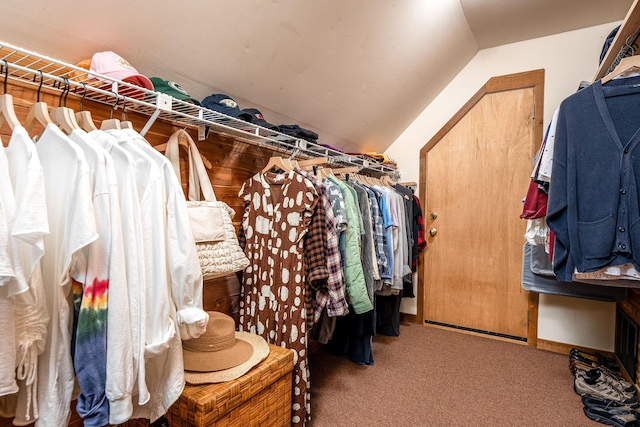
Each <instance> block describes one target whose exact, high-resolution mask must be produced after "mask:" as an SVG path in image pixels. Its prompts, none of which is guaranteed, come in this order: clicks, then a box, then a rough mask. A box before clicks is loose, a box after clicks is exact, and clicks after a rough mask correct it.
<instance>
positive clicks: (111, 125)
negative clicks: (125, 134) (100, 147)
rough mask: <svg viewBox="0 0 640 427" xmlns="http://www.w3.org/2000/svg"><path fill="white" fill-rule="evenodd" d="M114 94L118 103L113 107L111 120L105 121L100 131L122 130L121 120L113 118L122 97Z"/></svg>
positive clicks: (101, 124) (110, 115)
mask: <svg viewBox="0 0 640 427" xmlns="http://www.w3.org/2000/svg"><path fill="white" fill-rule="evenodd" d="M112 93H113V94H114V95H115V97H116V102H115V103H114V104H113V105H112V106H111V112H110V113H109V118H108V119H107V120H103V121H102V123H100V130H107V129H122V127H121V126H120V120H118V119H114V118H113V110H115V109H116V107H117V106H118V102H120V97H119V96H118V94H117V93H115V92H112Z"/></svg>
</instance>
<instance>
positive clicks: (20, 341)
mask: <svg viewBox="0 0 640 427" xmlns="http://www.w3.org/2000/svg"><path fill="white" fill-rule="evenodd" d="M5 153H6V155H7V160H8V169H9V175H10V178H11V188H12V189H13V193H14V194H15V202H16V213H15V221H14V226H15V227H14V232H15V236H14V237H15V238H17V239H18V240H19V241H20V243H19V246H20V252H21V265H22V267H21V271H22V272H23V273H24V274H25V279H26V281H27V283H28V290H27V291H26V292H22V293H19V294H16V295H15V296H14V297H13V298H14V311H13V316H14V321H15V337H16V338H15V341H16V351H17V353H16V360H17V370H16V372H17V375H16V377H17V378H16V380H17V383H18V388H19V391H18V395H17V396H16V397H15V401H16V404H15V405H12V406H13V407H14V408H15V414H13V415H14V420H13V423H14V424H15V425H27V424H31V423H32V422H33V421H34V420H35V419H37V418H38V401H37V395H36V390H37V378H38V356H39V355H40V354H41V353H42V352H43V351H44V347H45V342H46V339H47V324H48V323H49V313H48V311H47V307H46V304H45V291H44V284H43V281H42V274H41V271H40V260H41V258H42V255H43V254H44V236H45V235H46V234H48V233H49V220H48V218H47V206H46V201H45V197H46V196H45V189H44V176H43V171H42V165H41V164H40V158H39V157H38V151H37V150H36V146H35V144H34V143H33V141H32V140H31V138H29V135H28V134H27V132H26V130H25V129H24V128H23V127H16V128H14V129H13V132H12V134H11V139H10V140H9V145H8V146H7V147H6V149H5ZM3 330H5V329H3Z"/></svg>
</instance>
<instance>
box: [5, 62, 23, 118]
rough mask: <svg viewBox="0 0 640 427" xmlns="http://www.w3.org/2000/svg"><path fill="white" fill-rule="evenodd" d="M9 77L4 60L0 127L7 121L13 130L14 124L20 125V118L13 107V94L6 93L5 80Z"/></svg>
mask: <svg viewBox="0 0 640 427" xmlns="http://www.w3.org/2000/svg"><path fill="white" fill-rule="evenodd" d="M8 79H9V64H8V63H7V60H6V59H5V60H4V92H3V94H2V95H0V127H2V124H3V123H4V122H5V120H6V122H7V124H8V125H9V128H10V129H11V130H13V129H14V128H15V127H16V126H20V120H18V116H17V115H16V111H15V109H14V108H13V96H11V95H9V94H8V93H7V80H8Z"/></svg>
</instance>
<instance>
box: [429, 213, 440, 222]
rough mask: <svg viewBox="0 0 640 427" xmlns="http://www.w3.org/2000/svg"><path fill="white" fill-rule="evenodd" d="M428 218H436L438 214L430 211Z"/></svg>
mask: <svg viewBox="0 0 640 427" xmlns="http://www.w3.org/2000/svg"><path fill="white" fill-rule="evenodd" d="M429 218H431V219H432V220H434V219H436V218H438V214H437V213H435V212H431V213H430V214H429Z"/></svg>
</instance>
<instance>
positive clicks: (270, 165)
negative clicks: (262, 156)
mask: <svg viewBox="0 0 640 427" xmlns="http://www.w3.org/2000/svg"><path fill="white" fill-rule="evenodd" d="M274 168H275V169H280V170H283V171H285V172H291V171H292V170H293V165H291V162H290V161H289V159H283V158H282V157H279V156H278V157H276V156H274V157H271V158H270V159H269V161H268V162H267V165H266V166H265V167H264V168H262V173H266V172H268V171H270V170H272V169H274Z"/></svg>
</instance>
